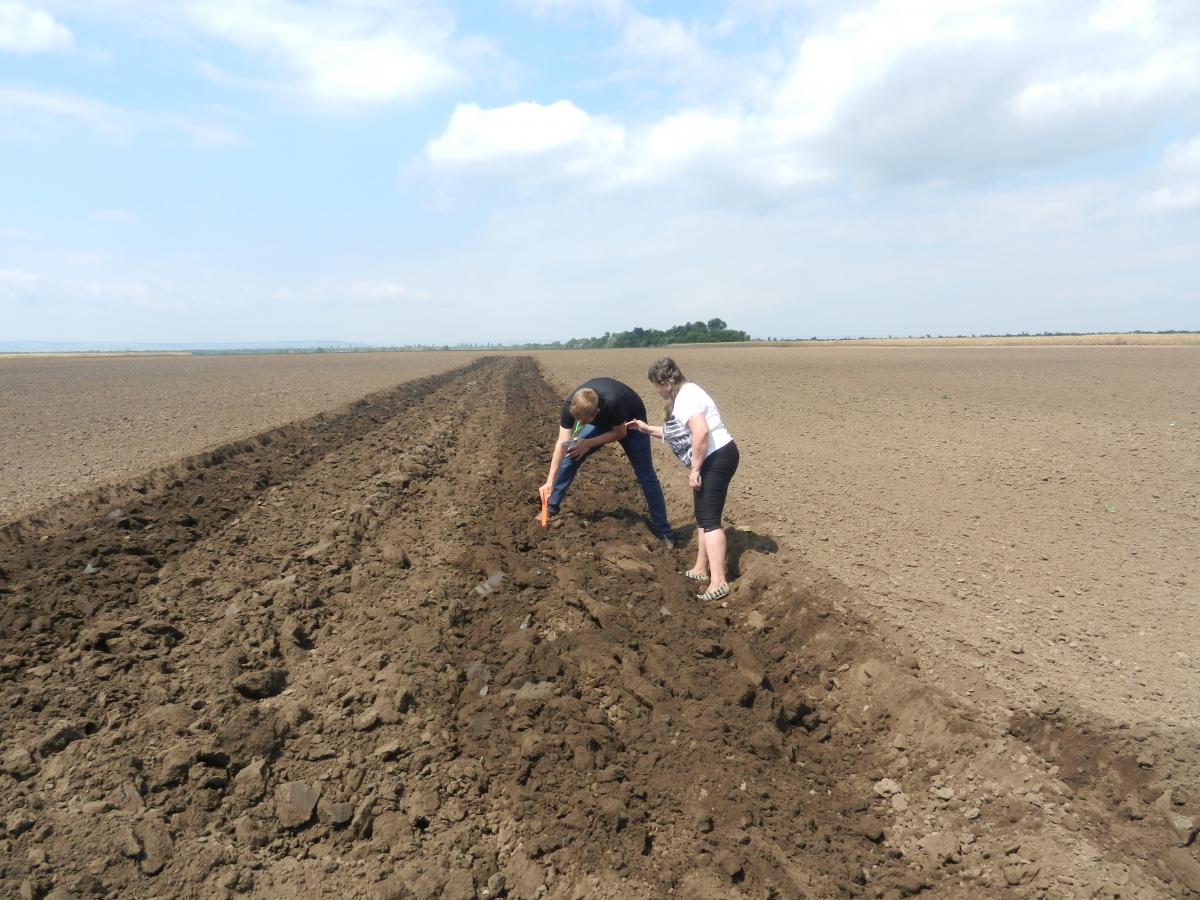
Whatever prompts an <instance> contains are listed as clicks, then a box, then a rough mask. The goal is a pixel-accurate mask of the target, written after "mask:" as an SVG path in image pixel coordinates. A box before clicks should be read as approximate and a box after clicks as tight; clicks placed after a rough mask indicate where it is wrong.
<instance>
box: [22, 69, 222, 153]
mask: <svg viewBox="0 0 1200 900" xmlns="http://www.w3.org/2000/svg"><path fill="white" fill-rule="evenodd" d="M6 118H7V119H8V120H10V121H11V122H14V123H16V124H17V125H18V127H20V128H21V129H22V130H23V131H25V132H26V133H28V132H29V131H30V130H31V129H32V128H37V127H40V126H44V125H45V124H46V123H50V122H56V121H58V122H61V121H66V122H71V123H74V124H76V125H80V126H83V127H85V128H91V129H93V130H94V131H98V132H100V133H101V134H104V135H106V136H108V137H112V138H125V137H129V136H131V135H133V134H137V133H144V132H151V131H159V132H168V133H170V132H174V133H178V134H184V135H186V136H188V137H189V138H190V139H192V140H193V141H195V142H196V143H198V144H200V145H202V146H206V147H228V146H232V145H235V144H240V143H243V138H242V137H241V136H240V135H238V134H237V133H235V132H233V131H230V130H229V129H227V128H224V127H222V126H220V125H214V124H212V123H211V122H208V121H205V120H203V119H197V118H191V117H188V116H184V115H176V114H158V113H147V112H141V111H136V110H131V109H125V108H123V107H119V106H113V105H111V104H108V103H105V102H103V101H101V100H95V99H92V98H91V97H84V96H81V95H79V94H71V93H67V92H65V91H52V90H45V89H41V88H27V87H21V86H17V85H5V84H0V125H3V123H4V121H5V119H6Z"/></svg>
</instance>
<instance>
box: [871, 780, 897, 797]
mask: <svg viewBox="0 0 1200 900" xmlns="http://www.w3.org/2000/svg"><path fill="white" fill-rule="evenodd" d="M872 789H873V790H874V791H875V793H876V794H878V795H879V796H880V797H891V796H893V795H894V794H899V793H900V783H899V782H898V781H896V780H894V779H892V778H881V779H880V780H879V781H877V782H875V785H874V787H873V788H872Z"/></svg>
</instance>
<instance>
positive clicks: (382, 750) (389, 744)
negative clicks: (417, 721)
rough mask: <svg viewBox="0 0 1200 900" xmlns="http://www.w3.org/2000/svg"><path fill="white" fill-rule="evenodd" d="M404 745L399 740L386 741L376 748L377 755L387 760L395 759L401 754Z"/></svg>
mask: <svg viewBox="0 0 1200 900" xmlns="http://www.w3.org/2000/svg"><path fill="white" fill-rule="evenodd" d="M402 746H403V745H402V744H401V743H400V742H399V741H395V740H393V741H384V742H383V743H382V744H380V745H379V746H378V747H376V748H375V755H376V756H378V757H379V758H380V759H382V760H384V761H385V762H386V761H388V760H392V759H395V758H396V757H397V756H398V755H399V753H400V749H401V747H402Z"/></svg>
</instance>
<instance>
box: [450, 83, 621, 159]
mask: <svg viewBox="0 0 1200 900" xmlns="http://www.w3.org/2000/svg"><path fill="white" fill-rule="evenodd" d="M624 142H625V132H624V130H623V129H622V128H621V127H620V126H618V125H611V124H609V123H607V122H605V121H604V120H603V119H601V118H598V117H595V116H590V115H588V114H587V113H585V112H584V111H583V110H581V109H579V107H577V106H575V105H574V104H573V103H570V102H568V101H566V100H560V101H559V102H557V103H552V104H550V105H549V106H543V105H542V104H540V103H516V104H513V105H512V106H504V107H500V108H498V109H480V108H479V107H478V106H476V105H475V104H473V103H468V104H460V105H458V106H456V107H455V109H454V113H453V115H451V117H450V122H449V124H448V125H447V127H446V131H445V133H443V134H442V135H441V137H439V138H437V139H436V140H434V141H432V142H430V144H429V146H428V149H427V153H428V157H429V159H430V160H431V161H432V162H433V163H434V164H436V165H445V166H466V167H470V166H472V165H479V164H492V163H504V162H511V161H514V160H517V161H528V162H530V163H531V164H533V165H535V166H541V165H544V163H545V159H546V158H547V157H556V158H557V160H558V161H559V163H560V164H561V165H562V166H563V168H564V169H565V170H567V171H582V170H583V169H589V168H590V169H595V168H599V167H600V166H601V165H602V164H603V161H604V160H606V159H608V158H611V157H612V156H613V155H614V154H615V153H617V152H619V151H620V149H621V147H622V145H623V144H624Z"/></svg>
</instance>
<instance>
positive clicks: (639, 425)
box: [625, 419, 650, 431]
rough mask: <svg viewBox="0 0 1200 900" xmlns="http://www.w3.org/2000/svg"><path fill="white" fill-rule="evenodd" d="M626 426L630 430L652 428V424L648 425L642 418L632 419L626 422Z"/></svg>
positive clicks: (647, 429)
mask: <svg viewBox="0 0 1200 900" xmlns="http://www.w3.org/2000/svg"><path fill="white" fill-rule="evenodd" d="M625 427H626V428H628V429H629V430H630V431H649V430H650V426H649V425H647V424H646V423H645V422H643V421H642V420H641V419H630V420H629V421H628V422H626V423H625Z"/></svg>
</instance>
